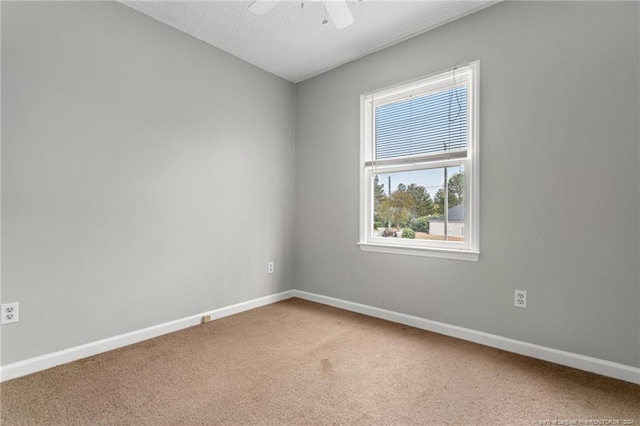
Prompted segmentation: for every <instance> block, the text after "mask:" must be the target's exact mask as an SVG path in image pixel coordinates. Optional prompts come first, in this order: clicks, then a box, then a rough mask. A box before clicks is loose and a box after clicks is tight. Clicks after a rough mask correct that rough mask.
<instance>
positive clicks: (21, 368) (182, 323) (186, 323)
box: [0, 290, 293, 382]
mask: <svg viewBox="0 0 640 426" xmlns="http://www.w3.org/2000/svg"><path fill="white" fill-rule="evenodd" d="M291 297H293V290H287V291H283V292H281V293H276V294H272V295H269V296H264V297H260V298H257V299H253V300H248V301H246V302H242V303H237V304H235V305H231V306H225V307H223V308H219V309H214V310H213V311H209V312H203V313H201V314H198V315H192V316H189V317H186V318H182V319H178V320H175V321H170V322H166V323H164V324H159V325H155V326H152V327H147V328H143V329H141V330H136V331H132V332H130V333H125V334H121V335H119V336H114V337H109V338H106V339H102V340H98V341H95V342H91V343H87V344H84V345H80V346H75V347H73V348H69V349H64V350H61V351H57V352H52V353H50V354H45V355H41V356H37V357H34V358H29V359H26V360H24V361H18V362H14V363H12V364H7V365H3V366H2V367H0V381H1V382H4V381H6V380H11V379H15V378H18V377H21V376H26V375H27V374H31V373H36V372H38V371H42V370H46V369H49V368H52V367H56V366H58V365H62V364H67V363H69V362H72V361H76V360H79V359H81V358H86V357H89V356H93V355H97V354H100V353H103V352H107V351H110V350H113V349H117V348H121V347H123V346H128V345H131V344H133V343H138V342H141V341H143V340H148V339H152V338H154V337H158V336H162V335H163V334H168V333H172V332H174V331H178V330H182V329H184V328H188V327H192V326H194V325H198V324H200V321H201V319H202V317H203V316H204V315H211V320H214V319H219V318H223V317H227V316H229V315H233V314H237V313H240V312H244V311H248V310H250V309H254V308H258V307H260V306H264V305H269V304H271V303H275V302H279V301H281V300H285V299H289V298H291Z"/></svg>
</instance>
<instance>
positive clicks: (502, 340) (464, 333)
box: [293, 290, 640, 384]
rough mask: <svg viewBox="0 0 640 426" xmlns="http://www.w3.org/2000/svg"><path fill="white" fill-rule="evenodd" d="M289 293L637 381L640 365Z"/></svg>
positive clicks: (639, 382)
mask: <svg viewBox="0 0 640 426" xmlns="http://www.w3.org/2000/svg"><path fill="white" fill-rule="evenodd" d="M293 296H294V297H298V298H300V299H305V300H309V301H312V302H317V303H322V304H324V305H329V306H333V307H336V308H341V309H345V310H347V311H351V312H357V313H359V314H364V315H368V316H371V317H375V318H380V319H385V320H388V321H392V322H396V323H399V324H404V325H409V326H411V327H416V328H420V329H423V330H428V331H433V332H435V333H439V334H444V335H446V336H451V337H456V338H458V339H462V340H467V341H470V342H474V343H479V344H482V345H485V346H490V347H493V348H496V349H502V350H505V351H509V352H514V353H517V354H520V355H525V356H529V357H532V358H537V359H541V360H544V361H549V362H553V363H556V364H560V365H565V366H567V367H573V368H577V369H579V370H584V371H589V372H592V373H596V374H601V375H603V376H607V377H613V378H615V379H620V380H624V381H627V382H631V383H636V384H640V368H638V367H632V366H629V365H625V364H619V363H616V362H611V361H606V360H602V359H598V358H593V357H589V356H585V355H580V354H575V353H572V352H566V351H561V350H558V349H553V348H548V347H545V346H540V345H534V344H532V343H527V342H521V341H519V340H514V339H509V338H506V337H502V336H497V335H495V334H489V333H484V332H482V331H476V330H471V329H468V328H464V327H458V326H455V325H450V324H445V323H442V322H438V321H431V320H428V319H424V318H420V317H416V316H413V315H406V314H401V313H398V312H393V311H389V310H386V309H381V308H376V307H373V306H368V305H363V304H360V303H354V302H349V301H346V300H342V299H336V298H334V297H328V296H322V295H319V294H314V293H308V292H306V291H300V290H293Z"/></svg>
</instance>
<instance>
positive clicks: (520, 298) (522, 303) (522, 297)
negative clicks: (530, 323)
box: [513, 290, 527, 308]
mask: <svg viewBox="0 0 640 426" xmlns="http://www.w3.org/2000/svg"><path fill="white" fill-rule="evenodd" d="M513 304H514V305H515V306H517V307H518V308H526V307H527V292H526V291H524V290H516V292H515V296H514V300H513Z"/></svg>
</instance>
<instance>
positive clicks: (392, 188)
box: [359, 61, 479, 261]
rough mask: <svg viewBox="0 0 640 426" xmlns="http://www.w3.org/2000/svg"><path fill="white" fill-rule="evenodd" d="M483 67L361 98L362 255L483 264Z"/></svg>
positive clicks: (450, 72)
mask: <svg viewBox="0 0 640 426" xmlns="http://www.w3.org/2000/svg"><path fill="white" fill-rule="evenodd" d="M478 68H479V63H478V62H477V61H476V62H472V63H469V64H465V65H464V66H458V67H456V68H453V69H452V70H448V71H446V72H442V73H438V74H436V75H433V76H429V77H426V78H423V79H421V80H418V81H414V82H411V83H407V84H402V85H399V86H396V87H392V88H389V89H384V90H379V91H376V92H373V93H369V94H365V95H362V96H361V104H360V105H361V107H360V111H361V145H360V242H359V245H360V248H361V249H362V250H365V251H381V252H389V253H400V254H412V255H423V256H433V257H443V258H450V259H462V260H472V261H477V260H478V256H479V243H478V234H479V232H478V222H479V220H478V210H479V209H478V180H479V179H478Z"/></svg>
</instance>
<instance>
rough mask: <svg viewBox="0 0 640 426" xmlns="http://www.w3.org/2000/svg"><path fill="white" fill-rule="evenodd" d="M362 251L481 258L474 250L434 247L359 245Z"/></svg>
mask: <svg viewBox="0 0 640 426" xmlns="http://www.w3.org/2000/svg"><path fill="white" fill-rule="evenodd" d="M358 245H359V246H360V250H362V251H371V252H376V253H390V254H404V255H409V256H426V257H437V258H440V259H452V260H465V261H468V262H477V261H478V259H479V257H480V252H479V251H473V250H451V249H443V248H434V247H409V246H397V245H393V246H391V245H386V244H374V243H358Z"/></svg>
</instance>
